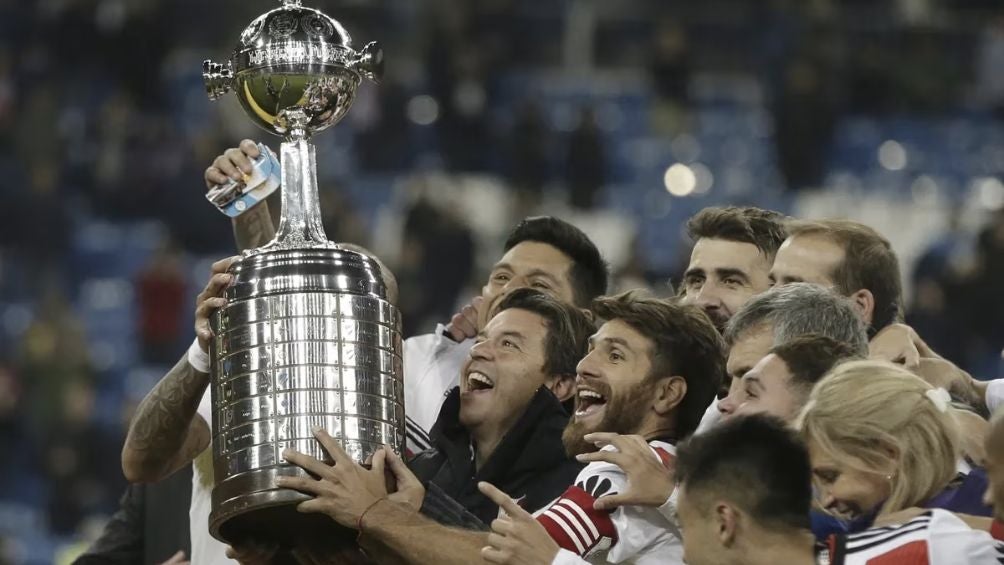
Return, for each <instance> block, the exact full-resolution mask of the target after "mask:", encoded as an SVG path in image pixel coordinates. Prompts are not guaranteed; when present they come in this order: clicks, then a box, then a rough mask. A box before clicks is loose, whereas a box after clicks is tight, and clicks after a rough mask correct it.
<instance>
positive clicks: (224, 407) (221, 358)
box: [210, 249, 404, 541]
mask: <svg viewBox="0 0 1004 565" xmlns="http://www.w3.org/2000/svg"><path fill="white" fill-rule="evenodd" d="M232 273H233V274H234V276H235V282H234V284H233V285H232V286H230V288H228V289H227V291H226V297H227V299H228V304H227V306H226V307H224V308H223V309H221V310H220V311H219V312H218V313H217V314H216V315H214V316H213V318H212V326H213V331H214V335H215V336H216V337H215V339H214V340H213V343H212V349H211V355H212V359H213V364H212V398H213V462H214V472H215V477H216V488H215V489H213V514H212V517H211V519H210V528H211V530H212V531H213V534H214V535H216V536H217V537H219V538H222V539H227V540H232V539H235V538H236V539H239V538H240V537H243V536H248V535H250V534H251V533H252V532H253V531H254V530H258V529H263V528H264V529H265V530H266V531H267V535H277V534H278V535H277V537H280V538H288V537H289V535H288V534H284V533H282V532H279V531H278V530H279V529H280V528H279V527H278V524H277V523H283V522H285V523H286V524H289V523H290V522H289V521H288V520H286V521H284V520H275V519H273V518H271V517H270V516H272V515H281V514H289V516H290V517H289V520H293V521H294V522H301V521H302V520H303V518H300V517H299V516H297V515H296V513H295V512H291V511H292V509H291V508H286V509H282V508H279V509H275V510H272V511H271V512H266V513H265V514H264V515H259V516H255V515H254V514H255V512H256V511H258V512H261V511H264V510H267V509H269V508H271V507H276V506H280V507H281V506H288V505H290V504H291V503H297V502H301V501H303V500H307V499H308V497H307V496H306V495H303V494H300V493H298V492H296V491H293V490H289V489H277V488H276V487H275V486H274V480H275V477H276V476H278V475H296V474H303V471H302V470H300V469H299V468H298V467H293V466H289V465H285V464H283V463H282V451H283V449H285V448H287V447H290V448H293V449H296V450H297V451H300V452H303V453H307V454H310V455H313V456H314V457H317V458H318V459H322V460H323V459H325V458H326V456H325V455H324V453H323V451H322V450H321V448H320V445H319V444H318V443H317V441H316V440H314V439H313V434H312V431H311V430H312V428H313V427H314V426H321V427H323V428H324V429H325V430H327V431H328V433H329V434H331V435H332V436H333V437H334V438H336V439H338V440H339V442H340V443H341V444H342V445H343V446H344V448H345V450H346V452H347V453H348V454H349V456H350V457H352V458H353V459H354V460H356V461H359V462H362V461H365V460H366V459H367V458H368V457H369V456H370V455H372V454H373V452H374V451H376V450H377V449H378V448H380V446H382V445H391V446H400V445H402V444H403V442H404V435H403V430H402V428H401V423H402V422H404V398H403V395H404V390H403V388H402V383H401V375H402V368H401V320H400V314H399V312H398V310H397V308H395V307H394V306H393V305H392V304H390V303H389V302H387V300H386V288H385V287H384V283H383V279H382V275H381V271H380V267H379V265H377V264H376V263H375V262H374V261H373V260H372V259H370V258H369V257H366V256H365V255H362V254H360V253H356V252H354V251H348V250H342V249H308V250H294V251H273V252H270V253H263V254H258V255H254V256H251V257H248V258H246V259H245V260H243V261H241V262H240V263H238V264H237V265H236V267H235V268H234V269H233V271H232ZM258 535H259V536H261V535H265V532H262V533H261V534H258ZM259 539H260V538H259ZM284 541H285V540H284Z"/></svg>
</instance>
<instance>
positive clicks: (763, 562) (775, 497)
mask: <svg viewBox="0 0 1004 565" xmlns="http://www.w3.org/2000/svg"><path fill="white" fill-rule="evenodd" d="M676 477H677V484H678V489H677V490H678V491H679V501H678V506H677V517H678V520H679V523H680V528H681V530H682V531H683V545H684V548H685V552H686V559H687V563H688V564H690V565H719V564H722V563H743V564H744V565H775V564H778V563H785V564H792V565H799V564H801V565H819V564H827V565H868V564H878V563H895V564H897V565H929V564H930V565H947V564H962V563H971V564H976V563H980V564H982V563H987V564H990V563H999V562H1000V559H1001V557H1002V552H1001V550H1000V549H999V548H998V546H997V545H998V544H996V543H995V541H994V539H993V538H992V537H991V535H990V534H989V533H987V532H984V531H977V530H974V529H971V528H970V527H969V526H968V525H967V524H966V523H965V522H963V521H962V520H961V519H959V518H958V517H956V516H955V515H954V514H952V513H951V512H948V511H945V510H928V511H926V512H923V513H922V514H920V515H919V516H917V517H915V518H913V519H912V520H909V521H907V522H906V523H904V524H901V525H894V526H887V527H884V528H876V529H873V530H865V531H863V532H860V533H856V534H851V535H833V536H830V537H828V538H827V539H826V540H825V541H824V542H823V543H820V544H818V545H817V544H816V543H815V540H814V539H813V535H812V532H811V531H810V529H809V525H810V524H809V511H810V508H811V505H812V475H811V466H810V462H809V453H808V451H807V450H806V448H805V446H804V445H803V444H802V443H801V442H800V441H799V439H798V438H797V437H796V436H795V434H794V432H793V431H791V430H790V429H789V428H788V427H787V426H786V424H785V423H784V422H782V421H780V420H777V419H775V418H773V417H770V416H766V415H762V414H757V415H751V416H742V417H738V418H734V419H732V420H730V421H728V422H726V423H724V424H722V425H721V426H718V427H717V428H715V429H714V430H711V431H709V432H707V433H704V434H700V435H696V436H694V437H693V438H691V439H690V440H689V441H687V442H685V443H684V444H682V445H680V447H679V450H678V456H677V464H676Z"/></svg>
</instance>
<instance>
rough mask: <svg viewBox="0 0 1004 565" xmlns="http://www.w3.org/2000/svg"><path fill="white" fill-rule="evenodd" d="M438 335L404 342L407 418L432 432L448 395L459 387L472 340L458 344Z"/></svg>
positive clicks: (438, 332)
mask: <svg viewBox="0 0 1004 565" xmlns="http://www.w3.org/2000/svg"><path fill="white" fill-rule="evenodd" d="M443 329H444V326H443V325H442V324H440V325H439V326H437V327H436V332H435V333H431V334H424V335H418V336H414V337H410V338H408V339H406V340H404V352H403V356H404V358H403V363H404V407H405V412H406V413H407V414H408V418H409V419H410V420H411V421H412V422H414V423H415V424H417V425H418V426H419V427H420V428H422V429H423V430H425V431H429V430H430V429H431V428H432V425H433V424H435V423H436V419H437V418H438V417H439V410H440V408H442V407H443V399H444V398H445V397H446V393H447V392H449V391H450V389H452V388H453V387H455V386H457V383H458V382H459V380H460V369H461V368H462V367H463V365H464V361H465V360H466V359H467V354H468V352H470V350H471V346H472V344H473V340H470V339H468V340H465V341H463V342H461V343H457V342H455V341H453V340H452V339H449V338H448V337H446V336H444V335H443Z"/></svg>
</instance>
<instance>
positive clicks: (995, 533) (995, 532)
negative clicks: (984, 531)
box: [990, 520, 1004, 541]
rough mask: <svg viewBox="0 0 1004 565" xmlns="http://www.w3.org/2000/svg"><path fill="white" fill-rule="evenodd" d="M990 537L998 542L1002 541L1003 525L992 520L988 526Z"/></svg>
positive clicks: (1003, 537) (1003, 539)
mask: <svg viewBox="0 0 1004 565" xmlns="http://www.w3.org/2000/svg"><path fill="white" fill-rule="evenodd" d="M990 535H991V536H992V537H993V538H994V539H995V540H998V541H1004V523H1001V522H998V521H997V520H994V521H993V523H992V524H990Z"/></svg>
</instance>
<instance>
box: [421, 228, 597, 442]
mask: <svg viewBox="0 0 1004 565" xmlns="http://www.w3.org/2000/svg"><path fill="white" fill-rule="evenodd" d="M524 287H528V288H533V289H536V290H539V291H541V292H543V293H545V294H548V295H551V296H553V297H555V298H557V299H558V300H561V301H563V302H565V303H566V304H574V305H576V306H579V307H580V308H587V307H588V306H589V301H590V300H592V299H593V298H595V297H597V296H599V295H601V294H603V293H604V292H606V288H607V266H606V263H604V261H603V258H602V257H601V256H600V252H599V250H598V249H597V248H596V245H594V244H593V242H592V241H591V240H590V239H589V237H588V236H586V234H585V233H583V232H582V231H581V230H579V229H578V228H576V227H575V226H573V225H571V224H569V223H568V222H565V221H563V220H560V219H558V218H552V217H546V216H542V217H536V218H527V219H525V220H523V221H522V222H520V223H519V224H517V225H516V227H515V228H514V229H513V231H512V232H511V233H510V234H509V237H508V239H507V240H506V243H505V254H504V255H503V256H502V258H501V259H499V261H498V262H497V263H496V264H495V265H494V267H492V271H491V273H490V274H489V276H488V282H487V283H486V284H485V286H484V287H483V288H482V291H481V296H479V297H477V298H475V299H474V301H473V302H472V303H471V304H469V305H468V306H465V307H464V308H463V309H462V310H461V312H460V313H458V314H456V315H455V316H453V318H452V320H451V321H450V323H449V324H448V325H446V326H440V327H438V328H437V330H436V332H435V333H433V334H426V335H420V336H415V337H411V338H409V339H407V340H405V349H404V367H405V406H407V407H408V409H407V411H408V446H409V448H410V449H411V450H412V451H414V452H418V451H421V450H423V449H426V448H428V447H430V444H429V439H428V436H427V434H426V432H425V430H428V429H430V428H431V427H432V424H433V423H434V422H435V419H436V416H437V415H438V414H439V410H440V408H441V407H442V405H443V401H444V395H445V394H446V392H447V391H449V390H450V389H451V388H452V387H454V386H456V385H457V377H458V375H459V374H460V368H461V366H462V365H463V362H464V360H465V359H466V356H467V352H468V351H469V350H470V347H471V345H472V344H473V339H471V338H473V337H474V336H476V335H477V333H478V332H479V331H480V330H481V329H482V328H484V327H485V324H486V323H487V321H488V319H489V318H490V317H491V315H492V314H494V312H495V310H497V308H498V305H499V303H500V302H501V301H502V300H503V299H504V298H505V297H506V296H507V295H508V294H510V293H511V292H513V291H514V290H515V289H518V288H524Z"/></svg>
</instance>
